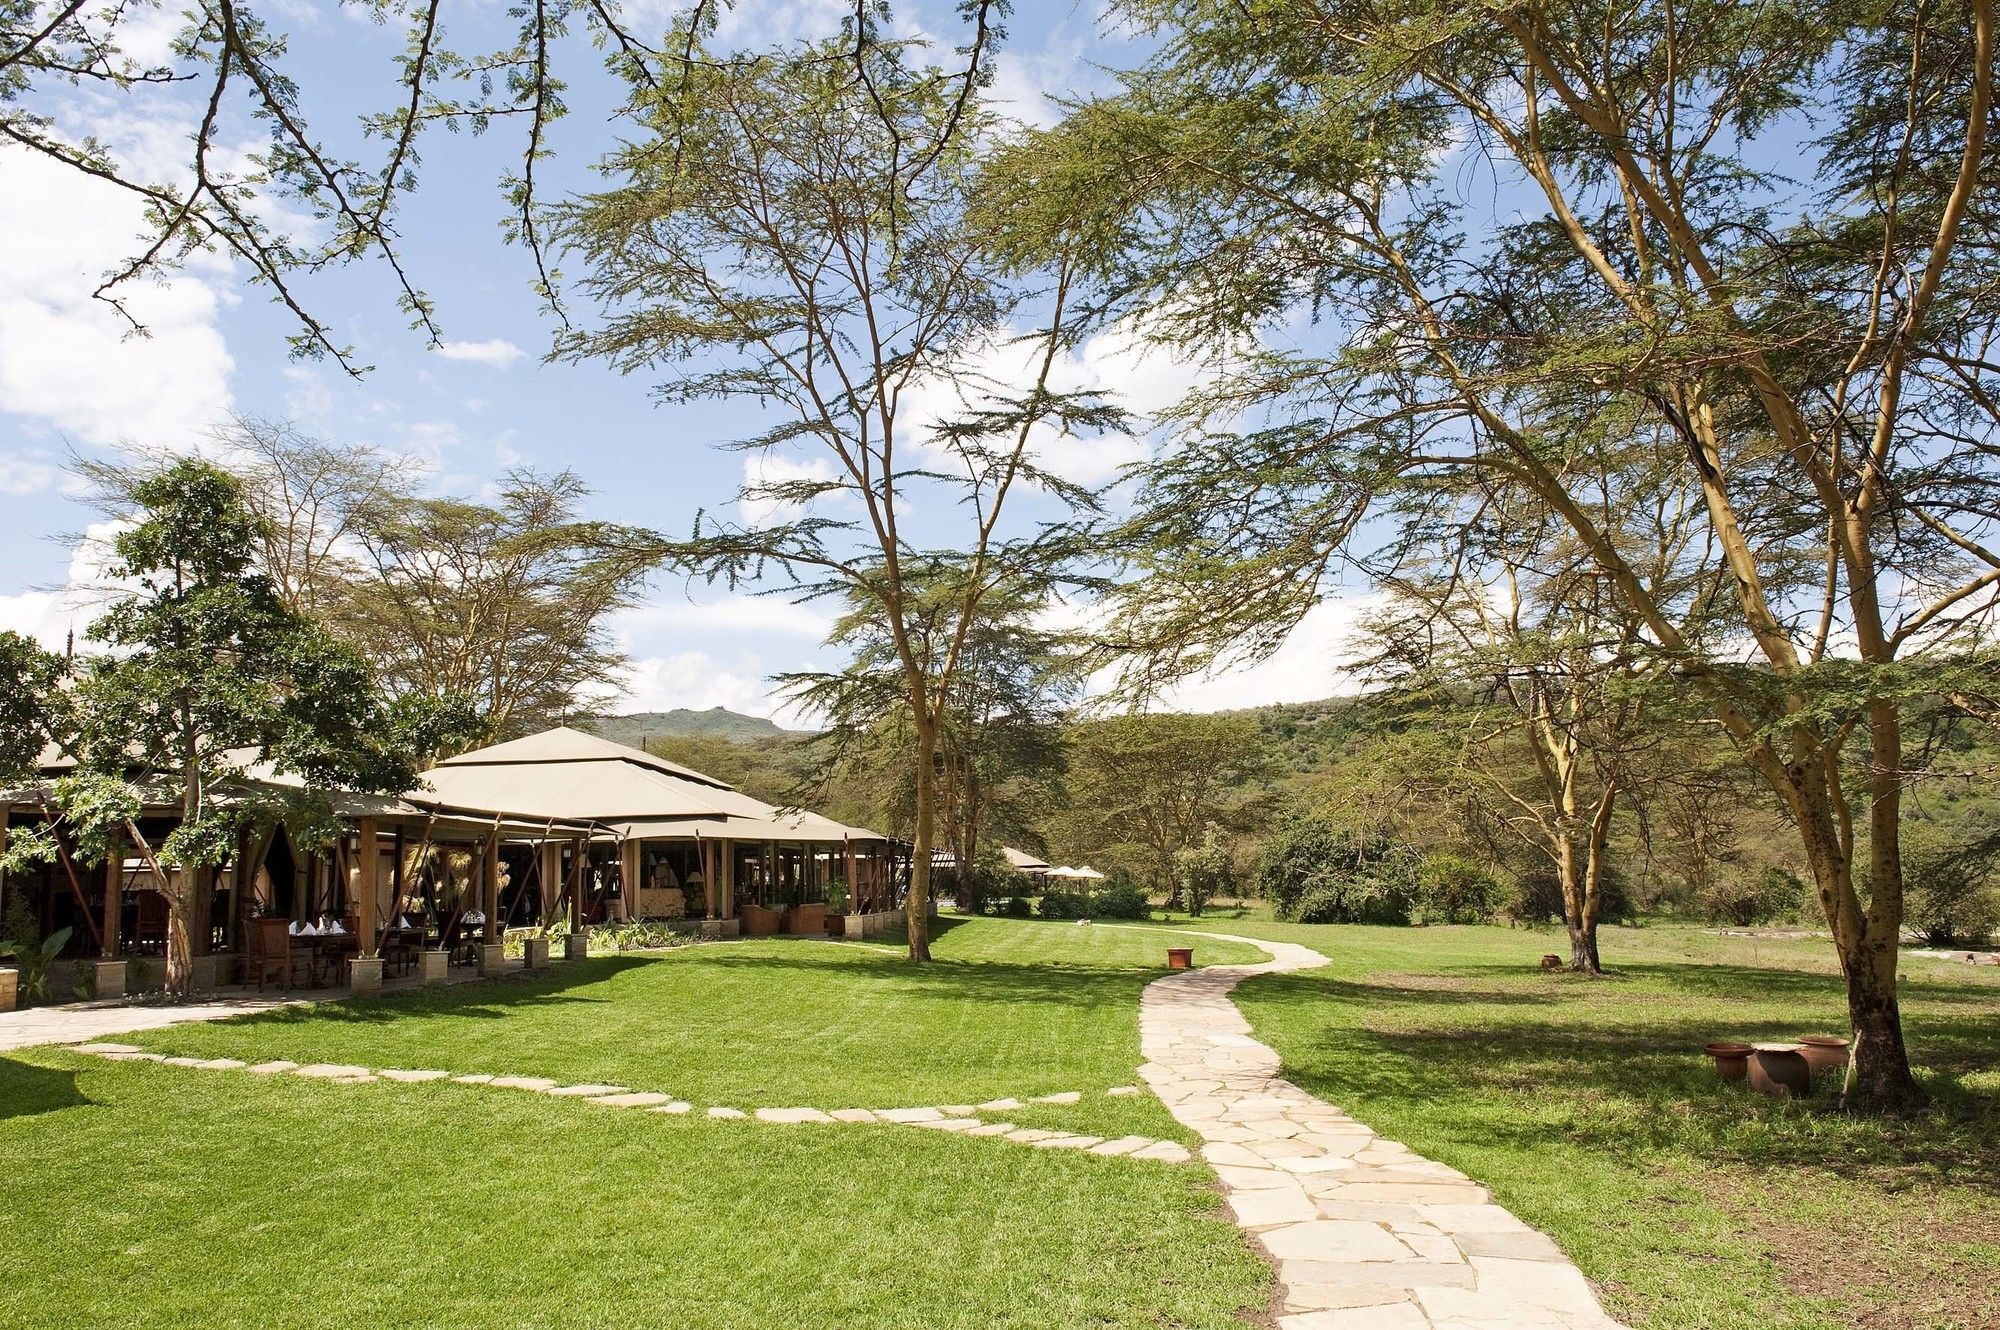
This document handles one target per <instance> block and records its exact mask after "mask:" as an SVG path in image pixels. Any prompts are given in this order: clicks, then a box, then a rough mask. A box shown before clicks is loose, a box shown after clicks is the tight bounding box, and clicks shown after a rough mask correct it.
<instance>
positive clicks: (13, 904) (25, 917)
mask: <svg viewBox="0 0 2000 1330" xmlns="http://www.w3.org/2000/svg"><path fill="white" fill-rule="evenodd" d="M69 938H70V930H69V929H67V928H58V929H57V930H56V931H55V932H53V933H51V934H49V935H48V936H47V937H43V936H42V929H41V925H40V924H39V923H37V922H36V920H35V913H34V910H33V908H32V907H31V906H29V904H28V898H27V896H26V895H25V894H24V893H22V892H19V891H13V892H9V893H8V895H7V909H6V911H5V912H4V913H0V956H4V957H6V958H7V959H9V960H11V961H12V962H13V964H14V968H15V969H16V970H17V971H19V973H18V975H17V976H16V977H15V986H16V989H17V991H18V992H19V994H20V997H21V1000H22V1001H24V1002H29V1003H34V1002H43V1001H46V1000H47V999H48V995H49V970H50V968H51V967H52V966H53V965H54V964H55V960H56V957H58V956H60V955H61V954H62V949H63V947H65V946H66V945H68V943H69Z"/></svg>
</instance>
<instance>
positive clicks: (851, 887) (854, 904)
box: [840, 840, 861, 914]
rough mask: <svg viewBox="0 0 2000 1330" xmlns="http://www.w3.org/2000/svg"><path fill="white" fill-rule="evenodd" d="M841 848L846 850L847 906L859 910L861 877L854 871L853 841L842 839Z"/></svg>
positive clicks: (855, 910)
mask: <svg viewBox="0 0 2000 1330" xmlns="http://www.w3.org/2000/svg"><path fill="white" fill-rule="evenodd" d="M840 845H841V848H842V849H843V850H845V851H846V852H847V908H848V909H850V910H853V911H854V912H855V913H857V914H859V913H860V912H861V878H860V876H859V875H858V874H857V873H855V871H854V842H853V841H851V840H844V841H842V842H841V843H840Z"/></svg>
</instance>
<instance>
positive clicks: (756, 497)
mask: <svg viewBox="0 0 2000 1330" xmlns="http://www.w3.org/2000/svg"><path fill="white" fill-rule="evenodd" d="M833 478H834V473H833V463H832V462H830V461H828V460H827V459H826V458H824V457H814V458H809V459H807V460H805V461H798V460H795V459H793V458H789V457H780V456H778V455H777V454H775V453H771V452H753V453H746V454H745V455H744V458H743V492H742V496H741V497H740V498H738V499H737V501H736V515H737V518H738V520H740V521H741V522H742V523H743V525H745V526H751V527H764V526H773V525H776V524H777V523H779V522H789V521H791V520H792V519H793V518H796V517H798V516H799V515H800V514H801V513H803V512H805V511H806V510H807V509H809V508H810V507H811V506H812V505H811V504H809V503H795V502H793V501H792V500H790V499H783V498H779V497H777V496H776V495H773V494H770V493H768V492H767V488H768V487H769V486H772V485H784V484H789V483H790V482H792V481H799V480H816V481H817V480H832V479H833Z"/></svg>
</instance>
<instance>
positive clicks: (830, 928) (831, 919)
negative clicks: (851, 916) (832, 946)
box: [826, 910, 847, 937]
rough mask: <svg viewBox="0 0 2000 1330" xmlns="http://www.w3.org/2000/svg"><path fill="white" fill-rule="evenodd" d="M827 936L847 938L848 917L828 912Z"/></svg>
mask: <svg viewBox="0 0 2000 1330" xmlns="http://www.w3.org/2000/svg"><path fill="white" fill-rule="evenodd" d="M826 935H827V936H828V937H846V936H847V916H846V915H844V914H835V913H834V912H833V911H831V910H828V911H827V914H826Z"/></svg>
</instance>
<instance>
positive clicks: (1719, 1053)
mask: <svg viewBox="0 0 2000 1330" xmlns="http://www.w3.org/2000/svg"><path fill="white" fill-rule="evenodd" d="M1701 1051H1702V1052H1704V1053H1706V1054H1708V1055H1709V1056H1710V1057H1712V1058H1714V1059H1715V1074H1716V1075H1717V1076H1720V1077H1721V1078H1722V1079H1723V1080H1725V1081H1740V1080H1743V1079H1744V1078H1746V1077H1747V1076H1749V1074H1750V1045H1748V1044H1736V1043H1731V1042H1729V1041H1728V1040H1726V1039H1724V1040H1718V1041H1716V1042H1715V1043H1712V1044H1704V1045H1702V1049H1701Z"/></svg>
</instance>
